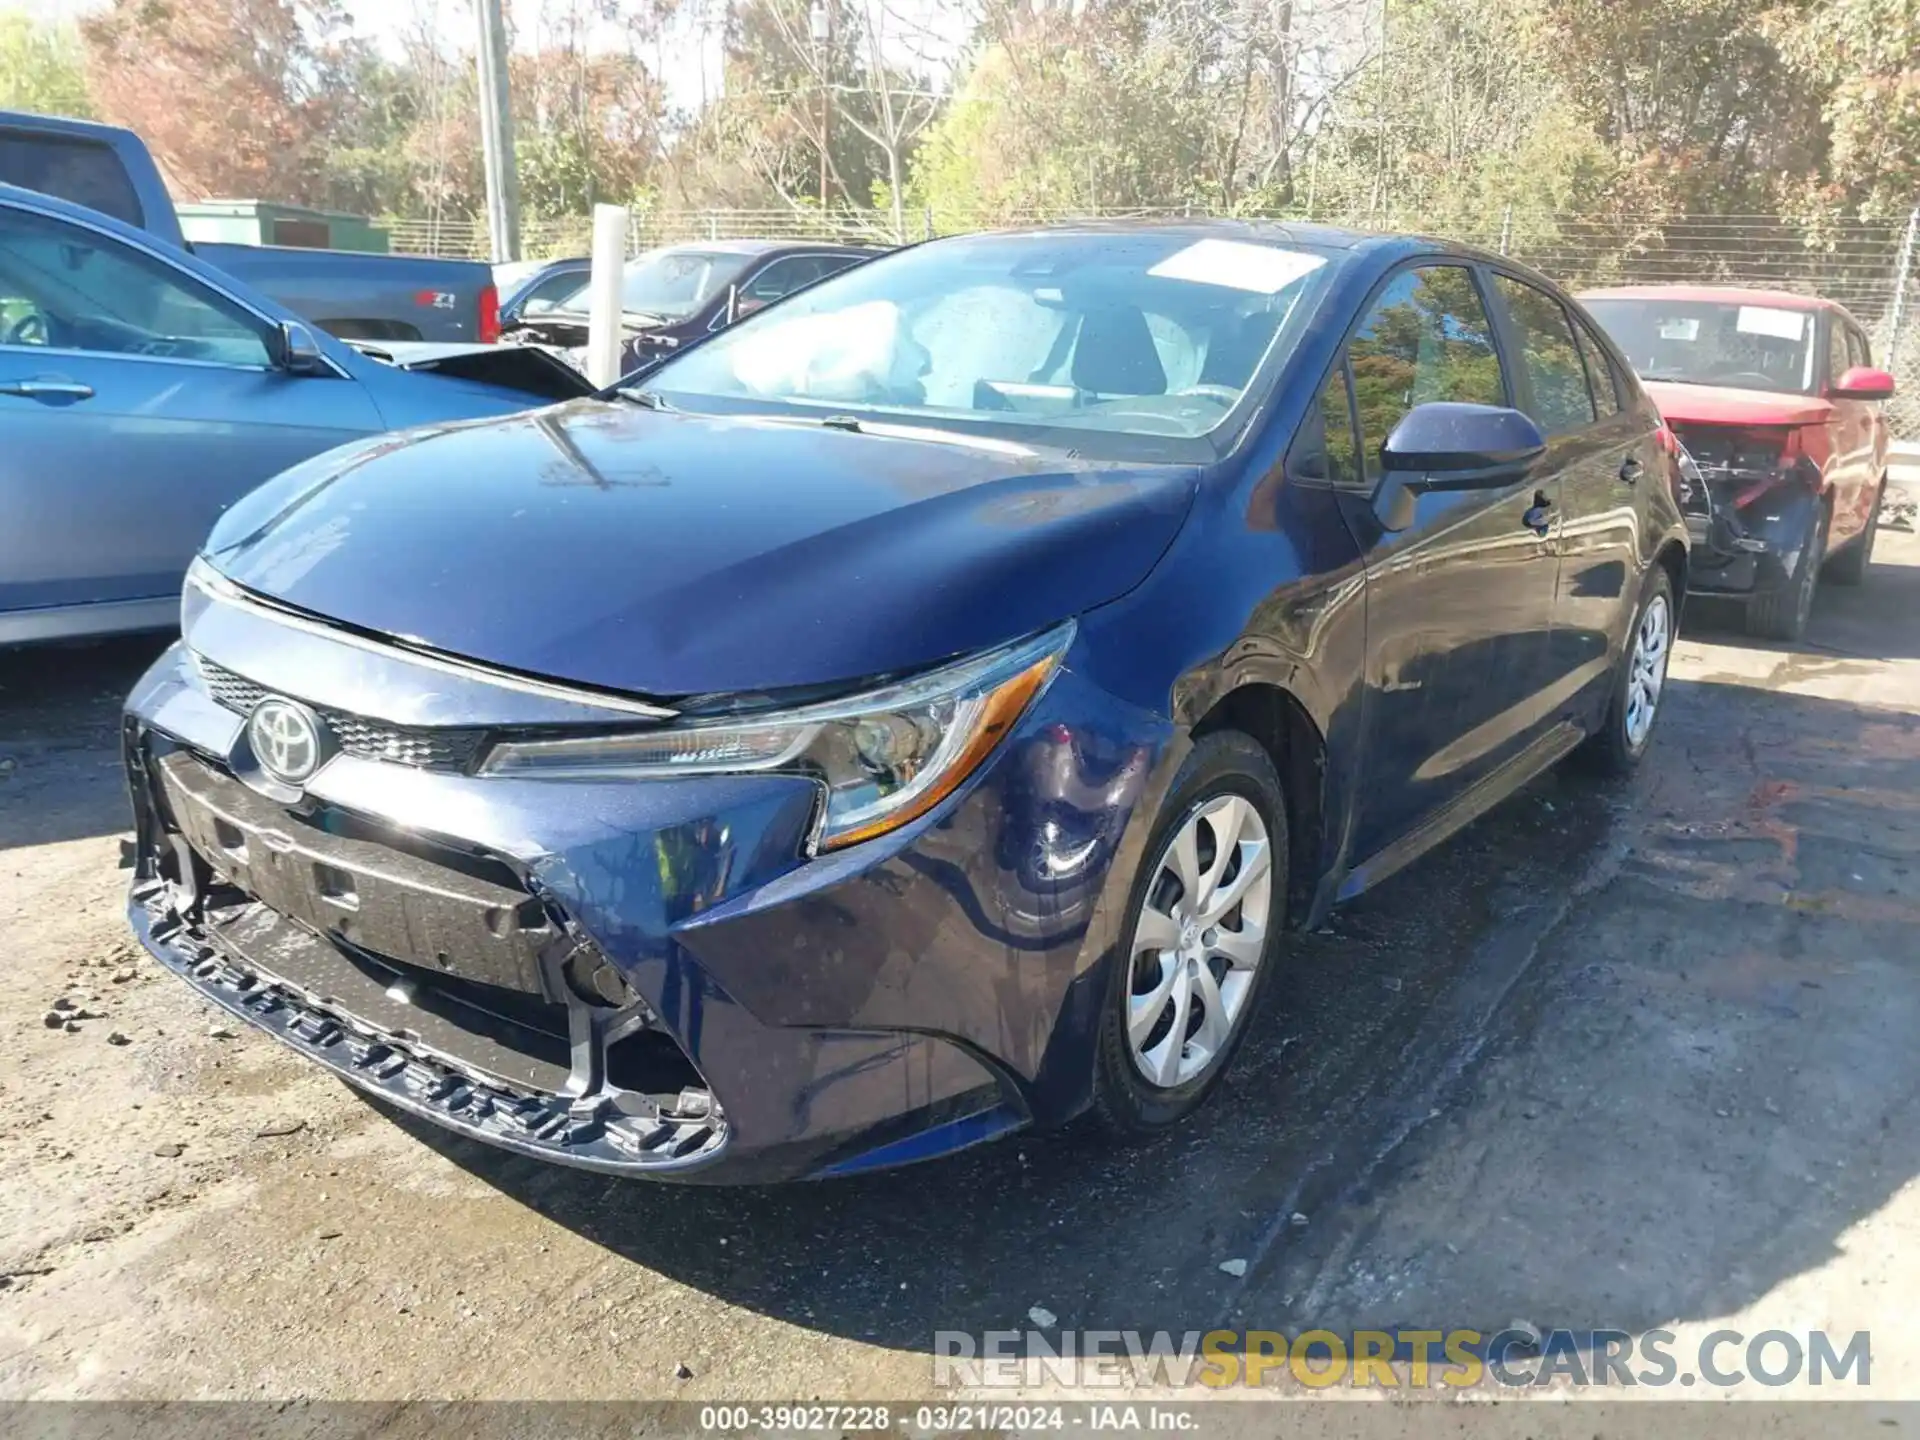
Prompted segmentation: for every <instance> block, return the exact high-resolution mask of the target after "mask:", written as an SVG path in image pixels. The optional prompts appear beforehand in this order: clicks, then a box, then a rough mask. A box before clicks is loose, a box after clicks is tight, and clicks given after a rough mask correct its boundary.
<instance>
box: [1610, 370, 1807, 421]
mask: <svg viewBox="0 0 1920 1440" xmlns="http://www.w3.org/2000/svg"><path fill="white" fill-rule="evenodd" d="M1641 384H1642V385H1643V386H1644V387H1645V389H1646V392H1647V394H1648V395H1649V396H1651V397H1652V399H1653V403H1654V404H1655V405H1656V406H1658V407H1659V410H1660V415H1661V418H1662V419H1664V420H1666V421H1668V422H1669V423H1674V422H1678V423H1680V424H1687V425H1818V424H1820V423H1822V422H1823V421H1825V420H1826V419H1827V417H1828V416H1830V415H1832V414H1833V403H1832V402H1831V401H1829V400H1822V399H1821V398H1820V397H1819V396H1818V395H1783V394H1780V393H1779V392H1777V391H1772V390H1738V389H1734V388H1733V387H1731V386H1726V385H1678V384H1674V383H1672V382H1671V381H1662V380H1643V381H1642V382H1641Z"/></svg>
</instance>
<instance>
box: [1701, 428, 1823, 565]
mask: <svg viewBox="0 0 1920 1440" xmlns="http://www.w3.org/2000/svg"><path fill="white" fill-rule="evenodd" d="M1700 475H1701V479H1702V482H1703V484H1704V488H1705V493H1706V496H1707V500H1708V503H1707V504H1706V505H1705V506H1700V507H1696V508H1695V509H1692V510H1689V511H1688V513H1687V529H1688V531H1689V534H1690V536H1691V538H1692V541H1693V546H1692V552H1691V555H1690V557H1689V561H1688V576H1687V588H1688V590H1689V591H1690V592H1693V593H1698V594H1703V595H1717V596H1728V597H1739V598H1744V597H1747V596H1751V595H1756V594H1763V593H1766V592H1768V591H1771V590H1778V589H1783V588H1785V587H1787V586H1789V585H1791V584H1792V583H1793V578H1794V576H1795V574H1796V573H1797V571H1798V568H1799V564H1800V557H1801V554H1802V553H1803V552H1804V550H1805V549H1806V547H1807V545H1808V544H1809V543H1811V541H1812V540H1813V538H1814V536H1815V534H1816V533H1817V531H1818V524H1819V519H1820V506H1821V499H1820V494H1819V488H1818V487H1819V478H1820V477H1819V473H1818V472H1817V471H1816V470H1814V469H1813V468H1812V466H1811V464H1810V463H1808V462H1805V461H1801V462H1797V463H1796V464H1794V465H1792V466H1789V467H1787V468H1785V469H1783V470H1781V471H1764V472H1762V471H1745V470H1737V469H1734V468H1732V467H1728V466H1720V467H1710V466H1702V467H1701V468H1700Z"/></svg>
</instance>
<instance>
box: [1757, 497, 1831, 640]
mask: <svg viewBox="0 0 1920 1440" xmlns="http://www.w3.org/2000/svg"><path fill="white" fill-rule="evenodd" d="M1826 553H1827V512H1826V509H1825V507H1824V506H1823V507H1822V508H1821V509H1820V510H1819V511H1817V512H1816V515H1815V518H1814V522H1813V534H1812V535H1810V536H1808V537H1807V543H1806V544H1805V545H1803V546H1801V547H1800V563H1799V564H1797V565H1796V566H1794V570H1793V574H1791V575H1790V576H1788V577H1787V581H1786V583H1785V584H1784V585H1781V586H1780V587H1779V588H1778V589H1775V590H1766V591H1762V592H1761V593H1760V594H1758V595H1755V596H1754V597H1753V599H1751V600H1749V601H1748V602H1747V633H1748V634H1749V635H1756V636H1758V637H1760V638H1761V639H1763V640H1798V639H1799V638H1800V637H1801V636H1802V635H1804V634H1806V631H1807V619H1808V617H1809V616H1811V615H1812V614H1813V595H1814V591H1815V590H1817V589H1818V588H1819V586H1820V562H1821V561H1822V560H1823V559H1824V558H1825V556H1826Z"/></svg>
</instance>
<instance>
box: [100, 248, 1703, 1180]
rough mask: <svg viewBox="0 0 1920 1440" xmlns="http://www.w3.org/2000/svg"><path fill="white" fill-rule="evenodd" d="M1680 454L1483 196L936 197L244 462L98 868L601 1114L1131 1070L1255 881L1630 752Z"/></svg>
mask: <svg viewBox="0 0 1920 1440" xmlns="http://www.w3.org/2000/svg"><path fill="white" fill-rule="evenodd" d="M1673 467H1674V447H1673V442H1672V440H1671V437H1670V436H1668V435H1667V434H1666V433H1665V432H1664V431H1663V430H1662V428H1661V426H1660V422H1659V418H1658V416H1657V415H1656V413H1655V411H1654V409H1653V407H1652V406H1651V405H1650V404H1649V403H1648V402H1647V400H1646V398H1645V396H1644V395H1643V394H1642V393H1641V391H1640V389H1639V387H1638V385H1637V384H1636V383H1635V381H1634V379H1633V376H1632V373H1631V371H1630V370H1629V369H1628V367H1627V366H1626V364H1625V363H1624V362H1623V361H1622V359H1621V357H1620V355H1619V354H1618V353H1617V352H1616V350H1615V349H1614V348H1613V346H1612V345H1611V344H1610V343H1609V342H1608V341H1607V339H1606V338H1605V337H1604V336H1603V335H1602V334H1601V333H1600V332H1599V330H1598V329H1597V328H1596V327H1595V326H1594V325H1593V323H1592V322H1591V320H1590V319H1589V318H1588V317H1587V316H1586V315H1585V314H1584V313H1582V312H1581V310H1580V309H1579V307H1578V306H1576V305H1575V304H1574V303H1572V302H1571V301H1570V300H1569V299H1568V298H1567V297H1566V295H1565V294H1563V293H1562V292H1561V291H1560V290H1558V289H1557V288H1556V287H1554V286H1553V285H1551V284H1550V283H1548V282H1547V281H1545V280H1543V279H1542V278H1541V277H1540V276H1539V275H1537V274H1534V273H1533V272H1531V271H1529V270H1526V269H1523V268H1521V267H1519V266H1515V265H1513V264H1511V263H1510V262H1508V261H1505V260H1502V259H1499V258H1497V257H1494V256H1489V255H1482V254H1479V253H1477V252H1472V251H1467V250H1461V249H1456V248H1451V247H1447V246H1444V245H1441V244H1438V243H1436V242H1431V241H1422V240H1412V239H1405V238H1391V237H1367V236H1358V235H1350V234H1344V233H1338V232H1332V231H1326V230H1317V229H1312V228H1291V227H1287V228H1283V227H1279V226H1253V225H1240V224H1226V223H1218V224H1213V223H1209V224H1189V225H1178V226H1170V227H1153V228H1138V227H1120V228H1086V229H1066V230H1052V231H1044V232H1039V233H1025V234H1000V235H990V236H978V237H971V238H965V239H954V240H947V241H940V242H936V243H933V244H929V245H923V246H919V247H916V248H913V249H911V250H906V251H903V252H900V253H898V254H895V255H892V256H889V257H887V258H883V259H880V260H876V261H874V262H873V263H872V264H870V265H865V266H862V267H860V268H859V269H857V270H854V271H851V272H849V273H847V274H845V275H843V276H840V277H837V278H835V279H833V280H829V281H826V282H824V283H822V284H821V285H818V286H816V287H813V288H811V289H808V290H806V291H804V292H802V293H801V294H800V295H798V296H796V297H794V298H793V299H791V300H788V301H785V302H782V303H780V304H778V305H775V306H771V307H769V308H768V309H767V310H766V311H765V312H763V313H761V314H759V315H756V316H754V317H753V318H752V319H751V320H748V321H746V322H744V323H742V324H741V325H739V326H737V327H735V328H733V329H731V330H728V331H725V332H723V333H721V334H719V335H717V336H715V337H714V338H713V339H711V340H709V341H707V342H706V343H704V344H701V345H699V346H697V347H694V348H692V349H690V350H688V351H686V352H684V353H682V354H680V355H678V356H677V357H676V358H674V359H672V360H670V361H668V362H667V363H665V364H662V365H660V366H658V367H657V368H655V369H654V370H652V371H651V372H650V373H648V374H646V375H644V376H642V377H630V379H629V382H628V385H627V388H626V389H625V390H624V391H623V392H622V394H621V395H620V397H619V398H607V399H601V400H588V401H580V402H574V403H569V404H565V405H561V406H558V407H555V408H551V409H547V410H544V411H540V412H536V413H533V414H529V415H525V416H521V417H516V418H512V419H507V420H503V421H493V422H486V423H474V424H467V425H456V426H448V427H443V428H442V429H440V430H438V431H435V432H433V433H430V434H424V435H420V436H416V437H410V438H403V439H400V440H398V441H396V440H392V439H388V440H380V441H372V442H367V443H363V444H361V445H359V446H357V447H352V448H349V449H347V450H344V451H339V452H336V453H334V454H332V455H329V456H325V457H322V458H320V459H317V460H314V461H311V462H309V463H307V464H304V465H301V466H297V467H296V468H294V469H292V470H290V471H288V472H287V473H286V474H284V475H282V476H281V477H280V478H279V479H278V480H276V481H274V482H273V483H271V484H269V485H267V486H266V487H264V488H263V489H261V490H259V491H257V492H255V493H254V494H253V495H251V496H250V497H249V498H248V499H247V500H245V501H243V502H242V503H241V504H239V505H238V506H236V507H235V508H234V509H232V510H231V511H230V512H228V514H227V515H226V516H225V518H224V519H223V520H222V521H221V523H220V525H219V527H218V529H217V530H216V531H215V532H214V534H213V536H212V538H211V540H210V541H209V543H208V544H207V546H206V548H205V550H204V552H203V554H202V556H201V558H200V560H199V561H198V562H197V563H196V565H195V567H194V570H193V572H192V574H191V576H190V577H189V585H188V591H187V596H186V602H185V607H184V636H183V639H182V642H181V643H180V644H179V645H178V646H176V647H175V648H174V649H172V650H171V651H169V652H168V653H167V654H166V655H165V656H164V657H163V658H162V659H161V660H160V661H159V662H158V663H157V664H156V665H155V666H154V668H153V669H152V670H151V671H150V672H149V673H148V674H147V676H146V677H145V678H144V679H143V680H142V681H141V682H140V685H139V687H138V689H137V690H136V691H135V692H134V694H133V696H132V699H131V701H130V702H129V703H130V712H129V718H128V724H127V731H126V733H127V760H128V765H129V767H130V770H131V775H132V783H133V790H134V794H135V797H136V808H137V812H138V825H139V851H138V857H139V858H138V868H137V878H136V880H135V882H134V887H133V897H132V903H131V916H132V920H133V924H134V927H135V929H136V930H137V931H138V933H139V935H140V938H141V939H142V940H143V941H144V942H145V944H146V945H147V947H148V948H149V949H150V950H151V951H152V952H153V953H154V954H155V955H156V956H157V957H158V958H159V959H160V961H161V962H162V963H163V964H165V965H166V966H167V967H168V968H169V969H171V970H173V971H174V972H176V973H177V974H178V975H180V976H181V977H182V978H183V979H184V980H186V981H187V983H189V984H190V985H192V986H193V987H194V988H195V989H196V990H197V991H199V992H200V993H201V994H202V995H203V996H205V997H207V998H209V999H211V1000H214V1001H216V1002H218V1003H219V1004H221V1005H223V1006H225V1007H226V1008H227V1009H229V1010H230V1011H232V1012H233V1013H234V1014H236V1015H238V1016H240V1017H242V1018H244V1019H246V1020H248V1021H251V1022H252V1023H253V1024H255V1025H258V1026H260V1027H261V1028H262V1029H265V1030H267V1031H268V1032H270V1033H272V1034H273V1035H275V1036H278V1037H279V1038H280V1039H282V1040H284V1041H285V1042H286V1043H287V1044H289V1045H291V1046H293V1047H294V1048H295V1049H297V1050H299V1051H300V1052H301V1053H303V1054H305V1055H307V1056H309V1057H311V1058H312V1059H314V1060H316V1061H318V1062H319V1063H321V1064H324V1065H327V1066H329V1067H331V1068H332V1069H334V1070H335V1071H336V1072H338V1073H339V1074H340V1075H342V1076H343V1077H345V1078H346V1079H348V1080H349V1081H351V1082H352V1083H353V1084H355V1085H358V1086H360V1087H362V1088H363V1089H365V1090H368V1091H370V1092H373V1093H375V1094H377V1095H380V1096H383V1097H385V1098H386V1099H387V1100H388V1101H390V1102H391V1103H393V1104H395V1105H398V1106H400V1107H402V1108H404V1109H407V1110H410V1111H413V1112H415V1113H417V1114H419V1115H423V1116H426V1117H429V1118H431V1119H433V1120H435V1121H438V1122H439V1123H441V1124H443V1125H445V1126H447V1127H449V1128H450V1129H453V1130H457V1131H459V1132H461V1133H464V1134H467V1135H471V1136H474V1137H476V1138H478V1139H482V1140H486V1141H489V1142H492V1143H494V1144H497V1145H502V1146H506V1147H508V1148H509V1149H512V1150H516V1151H519V1152H521V1153H523V1154H528V1155H535V1156H540V1157H543V1158H546V1159H551V1160H556V1161H561V1162H566V1163H571V1164H576V1165H582V1166H587V1167H591V1168H595V1169H600V1170H606V1171H615V1172H620V1173H628V1174H634V1175H650V1176H659V1177H663V1178H665V1177H673V1178H682V1179H689V1180H692V1179H701V1180H767V1179H778V1178H787V1177H798V1176H820V1175H835V1174H846V1173H850V1172H855V1171H861V1170H867V1169H871V1168H875V1167H879V1166H886V1165H894V1164H899V1163H902V1162H906V1161H911V1160H918V1159H923V1158H926V1157H928V1156H933V1155H938V1154H942V1153H945V1152H948V1151H951V1150H955V1149H958V1148H960V1147H963V1146H966V1145H970V1144H973V1143H976V1142H978V1141H982V1140H986V1139H988V1138H990V1137H993V1136H996V1135H1000V1134H1003V1133H1005V1132H1007V1131H1010V1130H1013V1129H1016V1128H1019V1127H1022V1126H1030V1125H1031V1126H1041V1127H1049V1126H1057V1125H1060V1124H1062V1123H1063V1122H1065V1121H1067V1120H1069V1119H1071V1118H1073V1117H1074V1116H1076V1115H1078V1114H1080V1113H1081V1112H1084V1111H1088V1110H1092V1111H1093V1112H1094V1113H1095V1114H1096V1115H1097V1116H1098V1118H1099V1119H1100V1120H1101V1121H1103V1122H1104V1123H1105V1124H1106V1125H1107V1126H1108V1127H1109V1128H1110V1129H1111V1130H1112V1131H1114V1132H1116V1133H1117V1134H1119V1135H1122V1136H1130V1135H1141V1134H1147V1133H1152V1132H1156V1131H1163V1130H1166V1129H1168V1128H1170V1127H1174V1126H1177V1125H1179V1124H1181V1123H1182V1122H1183V1121H1184V1120H1185V1119H1186V1118H1187V1117H1188V1116H1189V1115H1190V1114H1191V1113H1192V1112H1193V1111H1194V1109H1195V1108H1196V1107H1197V1106H1199V1105H1200V1104H1201V1103H1202V1102H1203V1101H1204V1100H1205V1099H1206V1098H1207V1096H1208V1095H1209V1093H1210V1092H1211V1091H1212V1090H1213V1089H1214V1088H1215V1087H1216V1086H1217V1085H1218V1084H1219V1083H1220V1081H1221V1078H1222V1076H1223V1074H1224V1073H1225V1072H1226V1070H1227V1068H1228V1066H1229V1063H1230V1061H1231V1060H1232V1057H1233V1054H1234V1052H1235V1050H1236V1048H1237V1047H1238V1046H1239V1045H1240V1044H1241V1043H1242V1042H1243V1041H1244V1039H1245V1037H1246V1035H1247V1032H1248V1031H1249V1029H1250V1028H1251V1027H1252V1026H1254V1025H1256V1024H1258V1023H1260V1012H1261V1010H1262V1008H1263V1003H1264V1002H1266V1001H1268V1000H1270V999H1271V1000H1274V1001H1276V1002H1277V1003H1278V1004H1280V1005H1283V1006H1284V1005H1285V1004H1286V1003H1287V998H1288V997H1287V996H1286V995H1285V994H1284V993H1277V994H1276V993H1274V992H1276V991H1277V990H1279V989H1280V986H1279V985H1278V984H1276V972H1277V971H1278V970H1279V969H1280V968H1281V967H1280V960H1281V956H1282V953H1283V951H1284V949H1285V947H1286V945H1287V943H1288V941H1287V935H1288V932H1290V931H1293V930H1296V929H1298V928H1300V927H1302V926H1313V925H1317V924H1318V923H1319V922H1320V920H1321V917H1322V916H1324V915H1325V913H1326V912H1327V910H1328V908H1329V907H1330V906H1332V905H1334V904H1335V903H1337V902H1338V901H1341V900H1343V899H1346V898H1348V897H1350V896H1353V895H1356V894H1358V893H1359V892H1360V891H1362V890H1364V889H1366V888H1367V887H1368V886H1370V885H1372V884H1374V883H1375V882H1377V881H1378V880H1380V879H1381V878H1382V877H1384V876H1386V875H1388V874H1390V873H1392V872H1393V871H1395V870H1397V869H1399V868H1400V867H1401V866H1403V865H1405V864H1406V863H1407V862H1409V861H1410V860H1412V859H1414V858H1415V857H1416V856H1417V855H1419V854H1420V853H1421V852H1422V851H1423V850H1425V849H1427V848H1428V847H1430V846H1432V845H1434V844H1436V843H1438V842H1439V841H1441V840H1442V839H1444V838H1445V837H1446V836H1448V835H1449V834H1450V833H1452V832H1453V831H1454V830H1456V829H1457V828H1458V827H1460V826H1461V825H1463V824H1465V823H1466V822H1467V821H1469V820H1471V819H1472V818H1473V817H1475V816H1476V815H1479V814H1480V813H1482V812H1483V811H1485V810H1486V809H1487V808H1488V807H1489V806H1491V805H1493V804H1494V803H1495V802H1496V801H1498V800H1499V799H1500V798H1501V797H1502V796H1504V795H1507V794H1509V793H1510V792H1511V791H1513V790H1514V789H1515V788H1516V787H1517V786H1519V785H1521V784H1522V783H1523V782H1525V781H1526V780H1527V779H1528V778H1529V777H1531V776H1534V775H1536V774H1538V773H1539V772H1541V771H1542V770H1544V769H1545V768H1547V767H1548V766H1550V765H1553V764H1555V763H1556V762H1558V761H1560V760H1561V759H1563V758H1565V757H1567V756H1569V755H1572V754H1574V753H1575V752H1576V751H1578V752H1581V753H1582V754H1584V755H1585V756H1586V757H1588V758H1589V759H1590V760H1591V761H1593V762H1594V763H1595V764H1596V765H1597V766H1599V767H1600V768H1601V769H1603V770H1610V771H1614V772H1621V771H1625V770H1628V769H1630V768H1631V767H1632V766H1633V765H1634V764H1635V762H1637V761H1638V760H1639V759H1640V757H1641V756H1642V755H1643V754H1644V753H1645V751H1646V748H1647V746H1648V743H1649V741H1650V738H1651V735H1652V731H1653V727H1654V723H1655V720H1656V719H1657V717H1658V714H1659V710H1660V704H1661V700H1662V696H1663V684H1664V681H1665V678H1666V667H1667V658H1668V653H1669V648H1670V645H1671V641H1672V638H1673V634H1674V628H1675V622H1676V620H1677V616H1678V610H1679V606H1680V603H1681V598H1682V596H1683V595H1684V593H1685V589H1686V570H1687V541H1686V528H1685V525H1684V523H1683V521H1682V518H1681V515H1680V513H1679V511H1678V509H1677V508H1676V505H1675V501H1674V498H1673V493H1672V488H1671V487H1672V485H1673V480H1674V469H1673Z"/></svg>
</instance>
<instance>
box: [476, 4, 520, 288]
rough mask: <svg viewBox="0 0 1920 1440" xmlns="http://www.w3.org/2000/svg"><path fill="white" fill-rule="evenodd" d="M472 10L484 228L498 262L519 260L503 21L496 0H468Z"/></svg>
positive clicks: (517, 198)
mask: <svg viewBox="0 0 1920 1440" xmlns="http://www.w3.org/2000/svg"><path fill="white" fill-rule="evenodd" d="M473 13H474V17H475V18H476V19H477V20H478V21H479V23H480V44H479V52H480V148H481V151H482V153H483V156H484V158H485V161H486V171H487V232H488V234H489V235H490V236H491V238H492V241H493V259H494V263H495V264H498V263H499V262H501V261H503V260H518V259H519V258H520V176H519V172H518V170H516V169H515V167H514V160H513V102H512V99H511V98H510V97H511V91H510V87H509V85H508V83H507V20H506V16H505V15H504V14H503V13H502V12H501V8H500V0H473Z"/></svg>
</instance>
